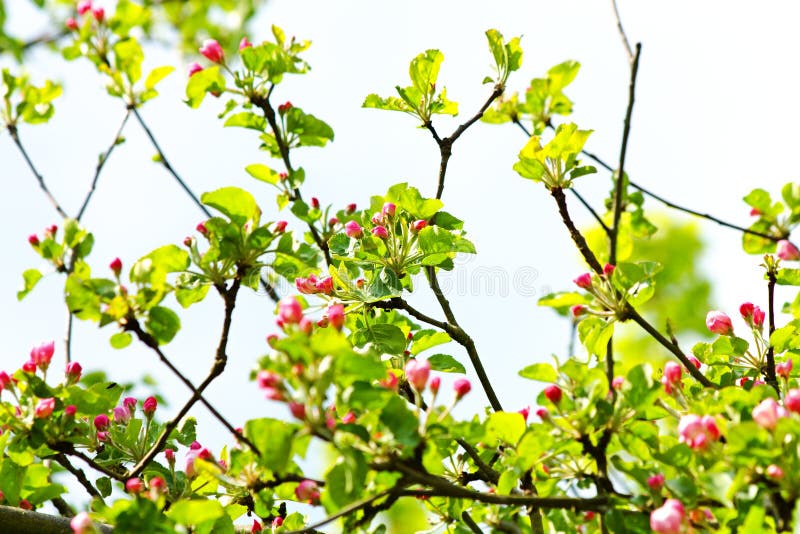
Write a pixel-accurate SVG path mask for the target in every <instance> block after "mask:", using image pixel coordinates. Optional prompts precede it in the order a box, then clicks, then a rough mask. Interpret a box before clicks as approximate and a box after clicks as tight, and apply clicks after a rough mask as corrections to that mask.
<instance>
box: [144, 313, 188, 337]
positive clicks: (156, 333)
mask: <svg viewBox="0 0 800 534" xmlns="http://www.w3.org/2000/svg"><path fill="white" fill-rule="evenodd" d="M144 326H145V328H146V329H147V331H148V332H149V333H150V334H151V335H152V336H153V337H154V338H155V340H156V341H158V344H159V345H164V344H167V343H169V342H170V341H172V338H174V337H175V334H177V333H178V330H180V329H181V320H180V318H179V317H178V315H177V314H176V313H175V312H174V311H172V310H170V309H169V308H164V307H162V306H154V307H153V308H151V309H150V312H149V313H148V314H147V320H146V321H145V324H144Z"/></svg>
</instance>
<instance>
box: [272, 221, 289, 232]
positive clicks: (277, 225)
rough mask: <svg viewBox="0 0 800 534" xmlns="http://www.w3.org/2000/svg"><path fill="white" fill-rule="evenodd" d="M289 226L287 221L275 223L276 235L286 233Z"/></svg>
mask: <svg viewBox="0 0 800 534" xmlns="http://www.w3.org/2000/svg"><path fill="white" fill-rule="evenodd" d="M287 224H289V223H288V222H287V221H278V222H276V223H275V230H274V233H276V234H282V233H283V232H285V231H286V225H287Z"/></svg>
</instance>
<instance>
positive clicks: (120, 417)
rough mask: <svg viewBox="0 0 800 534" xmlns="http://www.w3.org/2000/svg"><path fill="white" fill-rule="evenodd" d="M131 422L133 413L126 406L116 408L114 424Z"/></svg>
mask: <svg viewBox="0 0 800 534" xmlns="http://www.w3.org/2000/svg"><path fill="white" fill-rule="evenodd" d="M130 420H131V412H130V410H128V408H126V407H125V406H117V407H116V408H114V422H115V423H122V424H124V423H127V422H128V421H130Z"/></svg>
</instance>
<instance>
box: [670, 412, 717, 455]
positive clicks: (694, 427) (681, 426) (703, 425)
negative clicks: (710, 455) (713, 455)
mask: <svg viewBox="0 0 800 534" xmlns="http://www.w3.org/2000/svg"><path fill="white" fill-rule="evenodd" d="M678 433H679V434H680V441H681V442H682V443H686V444H687V445H688V446H689V447H691V448H692V449H695V450H704V449H705V448H706V447H708V445H709V444H710V443H711V442H712V441H716V440H717V439H719V435H720V434H719V428H717V423H716V421H714V418H713V417H711V416H708V415H704V416H703V417H700V416H699V415H695V414H689V415H684V416H683V417H681V420H680V422H679V423H678Z"/></svg>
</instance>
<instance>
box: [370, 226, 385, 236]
mask: <svg viewBox="0 0 800 534" xmlns="http://www.w3.org/2000/svg"><path fill="white" fill-rule="evenodd" d="M372 235H374V236H375V237H377V238H379V239H387V238H388V237H389V232H388V231H386V228H385V227H383V226H380V225H379V226H376V227H375V228H373V229H372Z"/></svg>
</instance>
